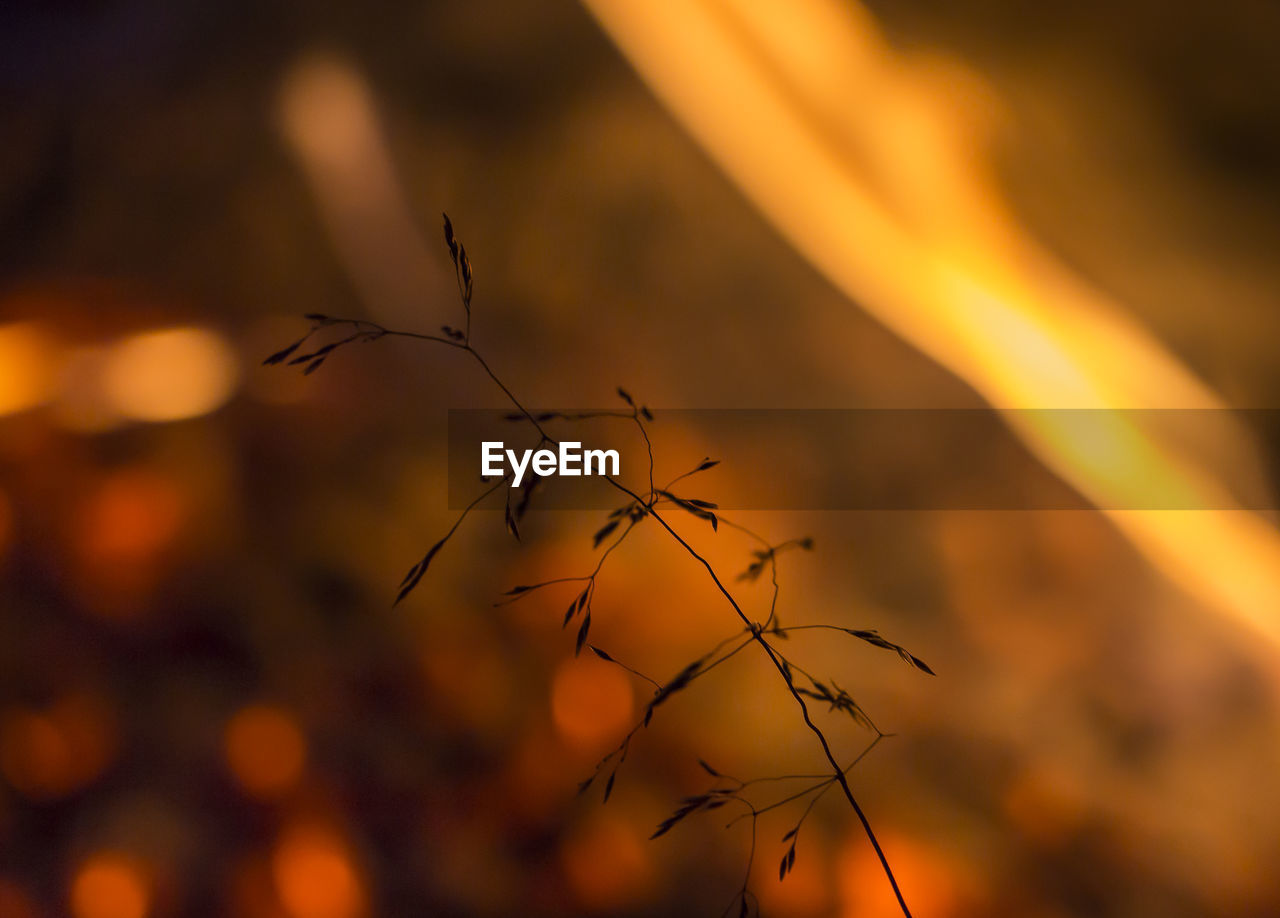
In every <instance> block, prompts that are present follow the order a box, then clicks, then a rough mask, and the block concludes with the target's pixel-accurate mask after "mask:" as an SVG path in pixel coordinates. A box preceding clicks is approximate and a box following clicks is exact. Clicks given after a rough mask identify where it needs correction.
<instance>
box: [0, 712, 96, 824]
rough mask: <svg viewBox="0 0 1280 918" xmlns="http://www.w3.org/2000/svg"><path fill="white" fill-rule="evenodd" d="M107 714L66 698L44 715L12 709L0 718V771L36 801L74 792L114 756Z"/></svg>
mask: <svg viewBox="0 0 1280 918" xmlns="http://www.w3.org/2000/svg"><path fill="white" fill-rule="evenodd" d="M115 745H116V742H115V735H114V724H113V723H112V718H111V715H110V712H109V711H108V710H107V709H106V708H105V707H104V706H103V705H102V703H101V702H98V701H96V700H95V699H93V698H90V697H88V696H69V697H67V698H64V699H62V700H61V701H58V702H57V703H55V704H53V705H51V706H49V707H48V708H46V709H42V710H34V709H28V708H13V709H10V710H9V711H7V712H6V713H5V714H4V716H3V717H2V718H0V771H2V772H3V773H4V777H5V780H7V781H8V782H9V784H10V785H12V786H13V787H14V788H15V789H16V790H18V791H19V792H21V793H23V794H25V795H26V796H28V797H31V798H33V799H37V800H45V799H53V798H57V797H62V796H65V795H67V794H69V793H72V792H73V791H76V790H79V789H80V788H82V787H84V786H85V785H87V784H88V783H90V782H91V781H92V780H93V779H94V778H96V777H97V776H98V775H99V774H100V773H101V772H102V770H103V769H104V768H105V767H106V766H107V764H108V763H109V762H110V761H111V759H112V757H113V756H114V754H115Z"/></svg>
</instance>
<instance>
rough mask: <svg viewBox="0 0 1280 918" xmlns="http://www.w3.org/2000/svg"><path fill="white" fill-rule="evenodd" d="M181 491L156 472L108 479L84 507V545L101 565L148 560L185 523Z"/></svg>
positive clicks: (132, 472)
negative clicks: (183, 521) (183, 520)
mask: <svg viewBox="0 0 1280 918" xmlns="http://www.w3.org/2000/svg"><path fill="white" fill-rule="evenodd" d="M183 504H184V501H183V498H182V494H181V493H180V492H179V491H178V489H177V488H176V487H175V486H174V485H173V484H172V483H171V482H169V481H167V480H166V479H164V478H161V477H160V476H159V475H156V474H154V473H152V472H148V471H144V470H128V471H123V472H118V473H116V474H115V475H112V476H111V477H109V478H107V479H106V480H105V481H104V482H103V483H102V484H101V485H100V486H99V487H98V489H97V491H96V492H95V493H94V495H93V497H92V498H90V500H89V502H88V504H87V506H86V507H85V510H84V517H83V523H82V525H83V529H82V537H81V539H82V541H81V548H82V551H83V553H84V556H85V557H86V559H89V560H91V561H94V562H97V563H99V564H101V565H132V564H138V563H141V562H145V561H148V560H150V559H152V558H154V556H155V555H156V554H157V553H158V552H159V551H161V550H162V549H163V548H165V547H166V546H167V545H168V544H169V543H170V542H171V541H172V540H173V539H174V537H175V536H177V534H178V531H179V529H180V527H181V524H182V518H183V513H184V506H183Z"/></svg>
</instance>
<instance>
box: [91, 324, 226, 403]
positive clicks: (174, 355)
mask: <svg viewBox="0 0 1280 918" xmlns="http://www.w3.org/2000/svg"><path fill="white" fill-rule="evenodd" d="M237 373H238V368H237V363H236V356H235V354H234V353H233V352H232V350H231V348H230V347H229V346H228V345H227V343H226V341H224V340H223V338H222V337H221V336H220V335H217V334H215V333H214V332H211V331H209V330H207V329H202V328H172V329H166V330H163V331H152V332H146V333H143V334H139V335H134V336H133V337H131V338H127V339H125V340H124V341H122V342H121V343H120V344H118V345H116V346H115V347H114V348H112V350H111V352H110V353H109V354H108V355H107V359H106V365H105V366H104V367H103V371H102V385H103V393H104V395H105V396H106V401H107V403H108V405H109V407H110V408H111V409H112V410H113V411H115V412H116V413H118V414H120V415H121V416H123V417H126V418H130V419H133V420H138V421H177V420H181V419H183V418H194V417H199V416H200V415H203V414H208V413H209V412H210V411H213V410H214V409H216V408H218V407H219V406H221V405H222V404H223V403H224V402H225V401H226V400H227V399H228V398H230V397H231V393H232V390H233V389H234V388H235V384H236V376H237Z"/></svg>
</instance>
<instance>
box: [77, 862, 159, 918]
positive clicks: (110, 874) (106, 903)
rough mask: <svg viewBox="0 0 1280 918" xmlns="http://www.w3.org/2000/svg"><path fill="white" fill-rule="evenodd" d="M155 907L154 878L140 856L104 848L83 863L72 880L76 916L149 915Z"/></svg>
mask: <svg viewBox="0 0 1280 918" xmlns="http://www.w3.org/2000/svg"><path fill="white" fill-rule="evenodd" d="M150 910H151V882H150V879H149V877H148V876H147V871H146V869H145V867H144V865H142V864H141V863H140V862H139V861H138V860H137V859H136V858H133V857H130V856H129V855H127V854H122V853H119V852H114V851H101V852H98V853H97V854H94V855H92V856H91V857H89V858H88V859H87V860H85V861H84V863H82V864H81V865H80V869H79V870H77V871H76V875H75V880H74V881H73V882H72V884H71V913H72V915H74V916H75V918H145V916H146V915H147V913H148V912H149V911H150Z"/></svg>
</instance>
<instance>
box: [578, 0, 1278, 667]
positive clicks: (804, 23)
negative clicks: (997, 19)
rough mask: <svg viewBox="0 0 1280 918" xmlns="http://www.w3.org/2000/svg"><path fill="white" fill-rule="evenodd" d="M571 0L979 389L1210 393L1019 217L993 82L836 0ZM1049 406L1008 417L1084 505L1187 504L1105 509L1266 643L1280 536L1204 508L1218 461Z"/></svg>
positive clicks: (865, 295)
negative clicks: (1168, 496)
mask: <svg viewBox="0 0 1280 918" xmlns="http://www.w3.org/2000/svg"><path fill="white" fill-rule="evenodd" d="M586 5H587V6H588V7H589V8H590V9H591V10H592V11H593V13H594V14H595V15H596V17H597V18H598V19H599V20H600V22H601V24H602V25H603V26H604V28H605V30H606V31H607V32H609V34H610V35H611V36H612V37H613V38H614V39H615V40H616V41H617V43H618V44H619V46H620V47H621V48H622V50H623V51H624V52H625V53H626V54H627V55H628V56H629V57H630V59H631V61H632V62H633V63H634V64H635V66H636V68H637V69H638V70H639V72H640V73H641V75H642V76H643V77H644V78H645V79H646V80H647V81H648V82H649V84H650V85H651V87H652V88H653V89H654V91H655V92H656V93H657V94H658V96H659V97H660V98H661V99H662V100H663V101H664V102H665V103H666V104H667V105H668V107H669V108H670V109H671V110H672V112H673V113H674V114H675V115H676V116H677V117H678V118H680V119H681V120H682V121H683V123H684V124H685V126H686V127H687V128H688V129H689V130H690V132H691V133H692V134H693V135H694V136H695V137H696V138H697V139H698V140H699V141H700V142H701V143H702V144H703V146H704V147H705V148H706V149H707V151H708V152H709V153H710V154H711V155H712V156H713V157H714V158H716V159H717V160H718V161H719V162H720V164H721V165H722V166H723V168H724V169H725V171H726V172H727V174H728V175H729V176H730V177H731V178H732V179H733V180H734V181H735V182H737V183H738V185H739V186H740V187H741V189H742V190H743V192H744V193H745V194H746V195H747V196H748V197H749V198H751V199H752V200H753V201H754V203H755V204H756V205H757V206H758V207H759V208H760V210H761V211H762V212H763V213H764V214H765V216H766V217H767V218H768V219H770V220H771V221H772V222H773V223H774V225H775V226H777V227H778V229H779V230H780V231H781V232H782V233H783V234H784V235H786V236H787V238H788V239H789V240H790V241H791V242H792V244H793V245H795V247H796V248H797V249H798V250H799V251H800V252H802V253H803V254H804V255H806V256H807V257H808V258H809V259H810V261H811V262H812V263H813V264H814V265H815V266H816V267H817V268H818V269H819V270H821V271H822V272H823V273H825V274H826V276H827V277H828V278H829V279H830V280H831V281H832V282H833V283H834V284H836V285H837V286H838V287H839V288H840V289H842V290H843V291H845V292H846V293H847V294H848V295H849V296H850V297H851V298H853V299H854V300H855V301H857V302H858V303H859V304H861V305H863V306H864V307H865V308H866V309H867V310H868V311H870V312H871V313H872V314H873V315H875V316H876V317H877V318H878V319H880V320H881V321H882V322H884V324H885V325H886V326H888V327H889V328H891V329H893V330H894V331H895V332H897V333H898V334H900V335H901V336H902V337H903V338H904V339H905V340H907V341H909V342H911V343H912V344H914V345H915V346H916V347H918V348H920V350H921V351H923V352H924V353H926V354H928V355H929V356H931V357H932V358H934V359H935V360H937V361H938V362H939V363H941V364H942V365H943V366H946V367H948V368H949V369H951V370H952V371H953V372H955V373H956V374H957V375H958V376H959V377H960V378H962V379H963V380H965V381H966V382H968V383H969V384H970V385H971V386H973V388H974V389H975V390H977V391H978V392H979V393H980V394H981V395H982V396H983V397H985V398H986V399H987V400H988V401H989V402H990V403H991V404H992V405H994V406H996V407H997V408H1000V409H1016V408H1083V407H1088V408H1212V407H1221V405H1222V403H1221V400H1220V399H1219V398H1218V397H1217V396H1216V395H1215V394H1214V393H1213V392H1211V391H1210V390H1209V389H1208V388H1207V387H1206V386H1205V385H1204V384H1203V383H1201V382H1200V380H1198V379H1197V378H1196V377H1195V376H1194V374H1192V373H1191V372H1190V371H1189V370H1188V369H1187V368H1185V367H1184V366H1183V365H1182V364H1181V363H1180V362H1179V361H1178V360H1177V358H1175V357H1174V356H1172V355H1171V354H1170V353H1169V352H1168V350H1167V349H1166V348H1165V347H1163V346H1162V345H1161V344H1160V343H1159V342H1158V341H1156V340H1155V339H1154V338H1153V337H1152V336H1151V335H1150V334H1149V333H1148V332H1147V331H1146V330H1144V329H1143V328H1141V327H1140V326H1138V325H1137V324H1136V323H1135V322H1133V321H1132V320H1131V319H1130V318H1129V316H1128V315H1127V314H1126V312H1125V310H1124V309H1123V308H1122V307H1121V306H1120V305H1119V304H1117V303H1115V302H1112V301H1111V300H1110V299H1109V298H1108V297H1107V296H1105V295H1104V294H1102V293H1101V292H1099V291H1097V290H1093V289H1090V287H1089V286H1088V285H1087V284H1086V283H1084V282H1083V281H1081V280H1080V279H1079V278H1076V277H1074V276H1073V275H1072V274H1071V273H1070V272H1069V271H1068V270H1067V269H1066V268H1064V267H1063V266H1061V265H1059V264H1058V263H1057V262H1056V261H1055V260H1054V259H1053V258H1052V257H1051V256H1050V255H1049V254H1048V253H1046V252H1045V251H1043V250H1042V249H1041V248H1040V247H1039V246H1038V245H1037V244H1036V243H1035V242H1034V241H1032V240H1031V238H1030V234H1029V233H1027V232H1026V231H1025V230H1024V228H1023V227H1022V226H1020V225H1019V223H1018V221H1017V219H1016V218H1015V217H1014V216H1013V215H1012V213H1011V212H1010V210H1009V208H1008V207H1007V205H1006V204H1005V202H1004V201H1003V199H1002V195H1001V191H1000V185H999V183H998V182H997V180H996V178H995V174H994V169H993V167H992V165H991V157H990V155H989V153H988V149H987V146H988V145H987V137H986V125H988V124H989V122H990V121H991V118H990V115H991V109H992V100H993V96H992V95H991V93H989V92H988V91H987V90H986V89H985V88H983V87H982V86H981V84H980V82H979V81H978V79H977V78H976V77H974V76H972V75H971V74H968V73H966V72H965V71H964V70H963V68H962V67H961V66H960V65H959V64H958V63H956V62H952V61H944V60H941V59H938V58H934V59H931V60H921V59H919V58H909V57H907V56H905V55H902V54H899V53H898V52H896V51H895V50H894V49H893V48H892V47H891V45H890V44H889V43H888V42H887V41H886V40H885V39H884V38H883V36H882V35H881V34H880V33H879V31H878V29H877V27H876V24H875V22H874V20H873V19H872V17H871V16H870V15H869V14H868V13H867V12H866V11H865V10H864V9H862V8H861V7H859V6H857V5H856V4H853V3H849V2H845V0H774V2H766V0H679V2H676V3H668V4H655V3H649V2H643V0H586ZM1061 420H1062V416H1061V415H1058V416H1056V417H1055V416H1045V417H1041V418H1038V419H1031V420H1029V419H1027V418H1026V417H1019V416H1010V422H1011V424H1013V425H1014V427H1015V429H1016V430H1017V432H1018V434H1019V435H1020V436H1021V437H1022V438H1023V439H1024V440H1025V442H1026V443H1027V444H1028V446H1029V447H1030V448H1031V449H1032V450H1033V451H1034V452H1035V453H1036V455H1038V456H1039V457H1040V458H1041V460H1042V461H1044V462H1045V463H1046V465H1047V466H1049V467H1050V468H1051V469H1052V470H1053V471H1055V472H1056V473H1057V474H1059V475H1061V476H1062V477H1063V479H1064V480H1066V481H1068V482H1069V483H1071V484H1072V485H1073V486H1075V487H1076V488H1077V489H1078V490H1079V491H1080V492H1081V493H1082V494H1084V495H1085V496H1086V497H1087V498H1088V499H1090V500H1092V501H1094V502H1095V503H1096V504H1097V505H1098V506H1100V507H1123V506H1135V505H1136V501H1138V500H1140V499H1141V497H1142V496H1143V494H1145V493H1148V492H1149V490H1150V488H1151V487H1152V484H1151V482H1152V481H1153V480H1155V481H1158V482H1159V486H1160V487H1161V488H1162V489H1164V493H1168V492H1169V490H1172V491H1174V492H1175V493H1179V494H1184V495H1187V496H1188V498H1189V499H1190V500H1191V504H1190V506H1193V507H1203V508H1206V509H1204V510H1198V511H1195V512H1189V513H1186V514H1180V515H1179V514H1172V515H1171V514H1168V513H1165V512H1160V511H1131V512H1118V511H1117V512H1110V513H1109V515H1110V516H1111V518H1112V519H1113V520H1114V521H1115V523H1116V524H1117V525H1118V526H1119V527H1120V528H1121V530H1122V531H1123V532H1125V533H1126V535H1127V536H1128V537H1129V538H1130V539H1132V541H1133V542H1134V544H1135V545H1136V546H1137V547H1138V548H1139V549H1140V550H1141V551H1143V552H1144V553H1145V554H1146V556H1147V557H1148V558H1149V559H1150V560H1151V561H1152V562H1153V563H1155V564H1156V565H1157V566H1158V567H1159V568H1160V569H1161V570H1162V571H1163V572H1164V573H1165V574H1166V575H1168V576H1169V577H1170V578H1171V579H1173V580H1174V581H1176V582H1177V583H1179V584H1181V585H1182V586H1183V587H1184V588H1185V589H1187V590H1188V591H1189V592H1191V593H1192V594H1194V595H1196V596H1198V597H1199V598H1201V599H1202V600H1204V601H1205V602H1207V603H1208V604H1210V605H1211V606H1213V607H1216V608H1218V609H1221V610H1223V611H1225V612H1227V613H1229V614H1231V615H1233V616H1235V617H1236V618H1237V619H1239V620H1241V621H1243V622H1245V623H1247V624H1249V625H1250V626H1252V627H1253V628H1256V629H1257V630H1258V631H1259V632H1260V633H1262V634H1264V635H1265V636H1266V637H1268V638H1270V639H1271V640H1272V641H1273V642H1275V643H1278V644H1280V617H1278V616H1277V615H1276V612H1275V610H1276V609H1278V608H1280V537H1278V536H1277V533H1276V531H1275V529H1274V527H1272V526H1271V525H1270V524H1269V523H1267V522H1265V521H1264V520H1262V519H1261V518H1260V517H1258V516H1257V515H1256V514H1252V513H1246V512H1238V511H1234V512H1233V511H1230V510H1215V509H1210V508H1229V507H1231V506H1232V503H1231V501H1230V500H1229V499H1227V498H1226V497H1224V495H1223V493H1222V491H1223V488H1222V487H1221V482H1222V480H1223V478H1222V476H1223V474H1224V473H1222V472H1218V473H1217V477H1215V475H1214V474H1212V473H1210V472H1208V471H1207V470H1205V469H1202V468H1200V467H1199V466H1198V465H1197V463H1196V462H1195V461H1194V459H1193V457H1191V456H1190V455H1188V454H1187V453H1186V450H1185V448H1183V447H1182V446H1180V445H1179V444H1178V443H1177V442H1176V441H1175V440H1174V439H1172V438H1171V437H1169V436H1168V434H1167V432H1162V431H1160V430H1157V429H1155V428H1154V427H1152V426H1143V427H1136V426H1135V427H1134V428H1133V429H1130V430H1116V431H1113V434H1114V436H1113V437H1112V439H1111V440H1110V441H1109V442H1108V443H1106V444H1104V445H1105V447H1106V449H1104V450H1103V452H1102V453H1101V454H1099V453H1096V452H1089V451H1081V450H1080V449H1079V448H1078V447H1073V445H1072V444H1073V440H1072V431H1071V430H1070V429H1067V428H1064V427H1063V426H1062V424H1061ZM1237 433H1238V432H1237ZM1118 454H1119V455H1118ZM1226 474H1230V473H1229V472H1228V473H1226ZM1135 489H1136V490H1135Z"/></svg>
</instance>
